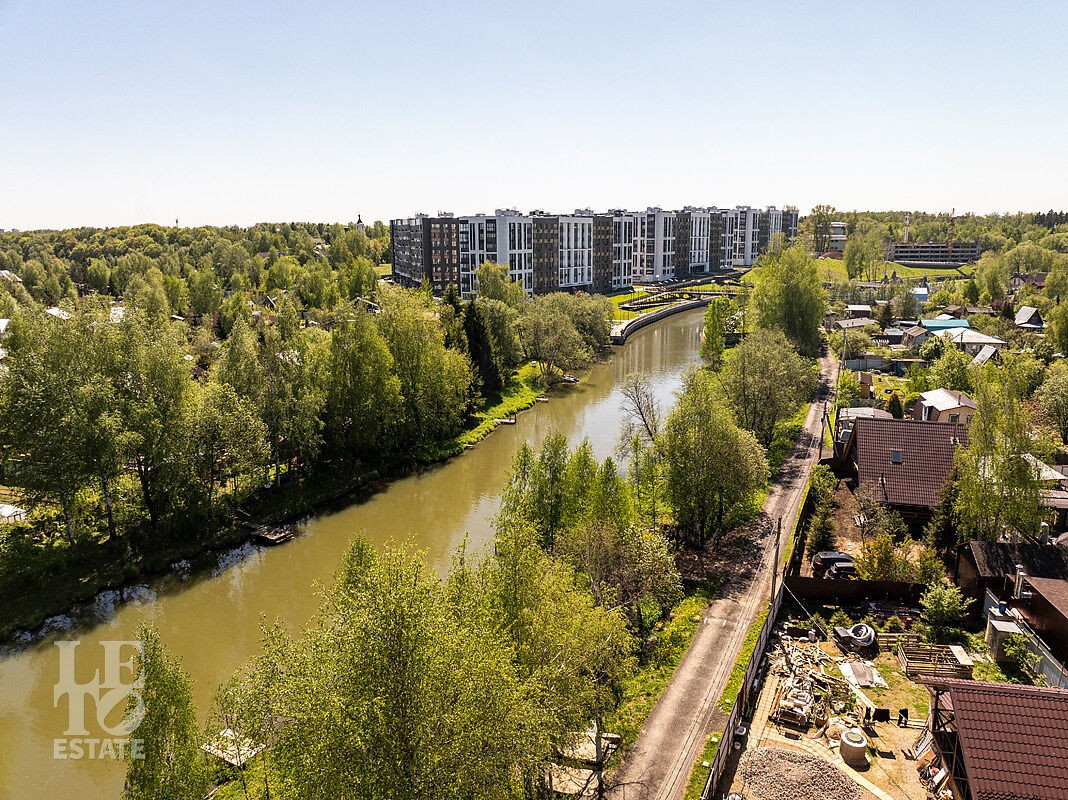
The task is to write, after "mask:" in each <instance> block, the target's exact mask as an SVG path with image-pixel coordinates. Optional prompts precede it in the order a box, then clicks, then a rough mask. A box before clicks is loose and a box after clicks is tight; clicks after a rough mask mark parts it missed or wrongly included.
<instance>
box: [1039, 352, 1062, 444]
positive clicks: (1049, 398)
mask: <svg viewBox="0 0 1068 800" xmlns="http://www.w3.org/2000/svg"><path fill="white" fill-rule="evenodd" d="M1035 400H1036V401H1037V402H1038V406H1039V408H1041V409H1042V413H1043V414H1045V415H1046V419H1048V420H1049V421H1050V424H1052V425H1053V427H1054V428H1055V429H1056V430H1057V433H1058V434H1060V437H1061V442H1062V443H1063V444H1068V368H1065V366H1064V364H1063V362H1058V363H1057V365H1056V366H1054V367H1053V368H1051V369H1050V371H1049V375H1048V377H1047V378H1046V380H1045V381H1044V382H1043V384H1042V385H1041V386H1040V387H1039V389H1038V392H1037V393H1036V394H1035Z"/></svg>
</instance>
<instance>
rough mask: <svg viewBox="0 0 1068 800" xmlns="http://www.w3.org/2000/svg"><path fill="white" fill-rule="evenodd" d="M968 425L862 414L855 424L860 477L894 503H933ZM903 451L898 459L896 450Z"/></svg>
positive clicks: (963, 442)
mask: <svg viewBox="0 0 1068 800" xmlns="http://www.w3.org/2000/svg"><path fill="white" fill-rule="evenodd" d="M967 437H968V432H967V429H966V428H964V427H963V426H960V425H954V424H953V423H949V422H921V421H919V420H911V419H864V418H859V419H857V421H856V425H855V426H854V428H853V442H852V443H851V448H850V449H853V448H855V456H854V457H855V458H856V462H857V477H858V479H859V481H860V484H861V485H862V486H870V487H872V488H874V489H875V490H876V492H877V493H878V494H879V495H880V496H881V497H882V499H883V501H884V502H886V503H889V504H890V505H898V506H933V505H935V504H936V503H937V502H938V495H939V492H941V490H942V486H943V484H945V482H946V480H947V479H948V478H949V473H950V471H951V470H952V469H953V454H954V453H955V452H956V450H957V446H958V442H959V443H960V444H961V445H964V444H967ZM895 452H896V453H900V454H901V457H900V463H895V460H894V456H893V454H894V453H895Z"/></svg>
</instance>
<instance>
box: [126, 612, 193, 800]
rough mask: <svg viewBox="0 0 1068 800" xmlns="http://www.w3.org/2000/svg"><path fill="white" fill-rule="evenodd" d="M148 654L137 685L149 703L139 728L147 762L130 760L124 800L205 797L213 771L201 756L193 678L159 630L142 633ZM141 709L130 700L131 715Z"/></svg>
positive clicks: (141, 663) (145, 629)
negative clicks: (162, 639) (164, 643)
mask: <svg viewBox="0 0 1068 800" xmlns="http://www.w3.org/2000/svg"><path fill="white" fill-rule="evenodd" d="M138 638H139V639H140V640H141V643H142V647H143V650H142V652H141V655H140V656H139V657H138V659H137V681H138V682H139V683H142V688H141V690H140V696H141V699H142V700H143V702H144V709H143V717H142V719H141V723H140V725H139V726H138V727H137V729H136V736H137V738H138V739H142V740H144V748H143V753H144V758H141V759H131V760H130V761H129V767H128V769H127V772H126V785H125V788H124V789H123V793H122V797H123V800H171V798H173V799H174V800H188V798H192V797H203V796H204V795H205V794H206V793H207V791H208V787H209V782H208V769H207V764H206V762H205V761H204V755H203V753H201V752H200V749H199V743H198V734H197V717H196V710H195V709H194V707H193V692H192V688H191V686H190V683H189V676H188V675H186V674H185V672H183V671H182V668H181V665H180V664H179V663H178V661H177V659H175V658H174V657H173V656H172V655H171V654H170V653H169V652H167V649H166V648H165V647H164V646H163V644H162V643H161V642H160V639H159V633H158V632H157V631H156V629H155V628H149V627H147V626H144V625H142V626H141V629H140V630H139V632H138ZM139 710H140V708H139V706H138V703H137V699H136V697H132V698H131V703H130V709H129V712H128V713H130V714H136V713H137V712H138V711H139Z"/></svg>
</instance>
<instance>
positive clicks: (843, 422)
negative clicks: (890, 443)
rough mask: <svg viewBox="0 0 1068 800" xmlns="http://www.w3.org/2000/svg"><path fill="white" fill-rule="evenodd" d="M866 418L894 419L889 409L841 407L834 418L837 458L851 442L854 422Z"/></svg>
mask: <svg viewBox="0 0 1068 800" xmlns="http://www.w3.org/2000/svg"><path fill="white" fill-rule="evenodd" d="M862 417H863V418H865V419H893V418H894V416H893V414H891V413H890V412H889V411H887V410H885V409H882V408H872V407H870V406H858V407H856V408H839V409H838V413H837V415H836V416H835V420H834V453H835V457H836V458H837V457H838V456H839V455H840V454H842V453H844V451H845V447H846V445H847V444H849V437H850V436H851V435H852V433H853V424H854V423H855V422H856V421H857V420H858V419H860V418H862Z"/></svg>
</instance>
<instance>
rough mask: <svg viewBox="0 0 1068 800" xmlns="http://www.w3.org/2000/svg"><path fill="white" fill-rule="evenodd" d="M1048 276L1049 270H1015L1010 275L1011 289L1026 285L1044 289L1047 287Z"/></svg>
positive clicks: (1014, 289) (1016, 289)
mask: <svg viewBox="0 0 1068 800" xmlns="http://www.w3.org/2000/svg"><path fill="white" fill-rule="evenodd" d="M1048 277H1049V273H1048V272H1014V273H1013V274H1012V275H1010V276H1009V289H1011V290H1012V291H1014V292H1015V291H1018V290H1019V289H1022V288H1023V287H1024V286H1034V287H1036V288H1038V289H1044V288H1045V287H1046V278H1048Z"/></svg>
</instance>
